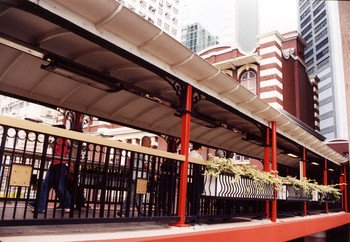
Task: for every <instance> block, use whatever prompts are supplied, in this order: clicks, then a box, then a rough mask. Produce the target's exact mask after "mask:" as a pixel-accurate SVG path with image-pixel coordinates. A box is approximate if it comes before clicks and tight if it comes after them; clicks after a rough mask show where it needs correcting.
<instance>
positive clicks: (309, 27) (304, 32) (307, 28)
mask: <svg viewBox="0 0 350 242" xmlns="http://www.w3.org/2000/svg"><path fill="white" fill-rule="evenodd" d="M310 29H311V24H309V25H308V26H307V27H306V28H305V29H304V30H303V31H301V35H303V36H304V35H305V34H306V33H307V32H309V30H310Z"/></svg>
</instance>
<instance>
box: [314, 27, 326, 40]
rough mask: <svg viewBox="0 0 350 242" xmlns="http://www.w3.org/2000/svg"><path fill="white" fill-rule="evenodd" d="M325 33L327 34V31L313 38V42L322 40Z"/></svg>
mask: <svg viewBox="0 0 350 242" xmlns="http://www.w3.org/2000/svg"><path fill="white" fill-rule="evenodd" d="M327 33H328V31H327V29H324V30H322V32H321V33H319V34H318V35H317V36H316V37H315V42H317V41H319V40H320V39H322V37H324V36H325V35H326V34H327Z"/></svg>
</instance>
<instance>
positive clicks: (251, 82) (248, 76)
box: [240, 71, 256, 94]
mask: <svg viewBox="0 0 350 242" xmlns="http://www.w3.org/2000/svg"><path fill="white" fill-rule="evenodd" d="M240 81H241V85H242V86H244V87H245V88H247V89H248V90H249V91H251V92H252V93H254V94H256V74H255V72H253V71H246V72H244V73H243V74H242V76H241V80H240Z"/></svg>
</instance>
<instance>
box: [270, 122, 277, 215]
mask: <svg viewBox="0 0 350 242" xmlns="http://www.w3.org/2000/svg"><path fill="white" fill-rule="evenodd" d="M271 129H272V142H271V150H272V157H271V160H272V171H273V172H274V173H275V176H277V134H276V122H275V121H272V122H271ZM271 210H272V211H271V221H272V222H276V220H277V190H276V189H275V190H274V198H273V200H272V207H271Z"/></svg>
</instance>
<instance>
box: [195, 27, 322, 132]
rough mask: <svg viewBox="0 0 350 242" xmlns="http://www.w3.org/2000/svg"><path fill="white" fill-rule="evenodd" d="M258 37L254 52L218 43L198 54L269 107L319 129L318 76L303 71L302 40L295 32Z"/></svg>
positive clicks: (304, 68)
mask: <svg viewBox="0 0 350 242" xmlns="http://www.w3.org/2000/svg"><path fill="white" fill-rule="evenodd" d="M258 39H259V47H258V48H257V49H256V50H255V51H254V52H253V53H244V52H243V51H241V50H239V49H237V48H232V47H229V46H219V47H214V48H211V49H207V50H205V51H204V52H202V53H201V54H200V55H201V56H202V57H203V58H204V59H206V60H207V61H208V62H210V63H211V64H213V65H215V66H216V67H218V68H219V69H221V70H223V71H224V72H226V73H227V74H228V75H230V76H232V78H233V79H235V80H237V81H238V82H240V83H241V84H242V85H243V86H245V87H246V88H248V89H249V90H250V91H251V92H253V93H255V94H256V95H257V96H259V97H260V98H261V99H263V100H265V101H266V102H267V103H269V104H270V105H271V106H273V107H275V108H280V109H284V110H285V111H287V112H288V113H290V114H291V115H292V116H294V117H296V118H297V119H299V120H301V121H302V122H304V123H305V124H307V125H308V126H310V127H311V128H313V129H315V130H318V131H319V128H320V126H319V108H318V94H317V93H318V92H317V82H318V78H317V77H316V76H308V75H307V73H306V66H305V63H304V47H305V42H304V40H303V39H302V38H301V37H300V36H299V35H298V33H297V32H290V33H286V34H283V35H281V34H279V33H278V32H271V33H267V34H264V35H260V36H259V37H258Z"/></svg>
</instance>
